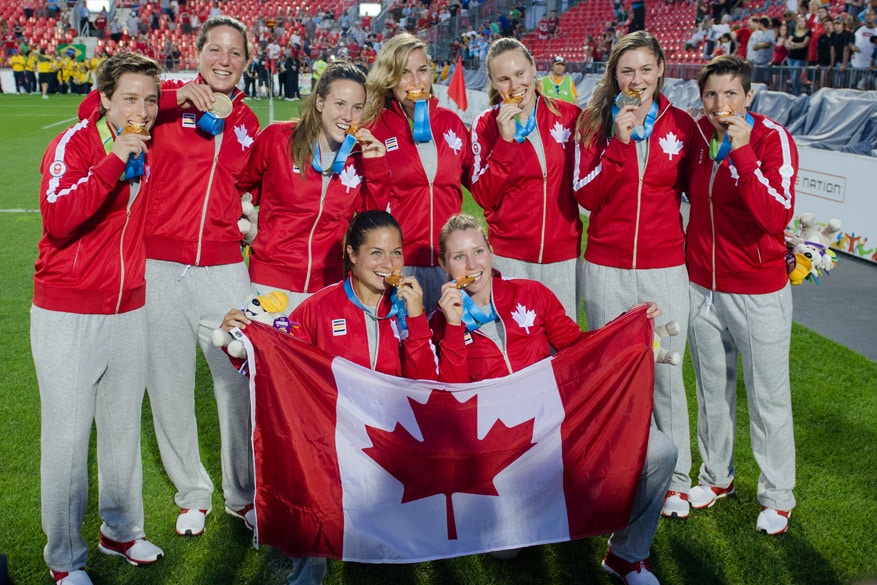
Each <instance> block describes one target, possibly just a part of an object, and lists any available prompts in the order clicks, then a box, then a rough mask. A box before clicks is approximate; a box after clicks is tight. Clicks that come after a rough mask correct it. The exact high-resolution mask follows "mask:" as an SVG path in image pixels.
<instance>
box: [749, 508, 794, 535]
mask: <svg viewBox="0 0 877 585" xmlns="http://www.w3.org/2000/svg"><path fill="white" fill-rule="evenodd" d="M791 515H792V511H791V510H789V511H788V512H787V511H785V510H777V509H774V508H768V507H766V506H765V507H762V508H761V513H760V514H759V515H758V520H757V521H756V522H755V529H756V530H757V531H759V532H761V533H762V534H769V535H770V536H777V535H779V534H782V533H783V532H785V531H786V530H788V529H789V516H791Z"/></svg>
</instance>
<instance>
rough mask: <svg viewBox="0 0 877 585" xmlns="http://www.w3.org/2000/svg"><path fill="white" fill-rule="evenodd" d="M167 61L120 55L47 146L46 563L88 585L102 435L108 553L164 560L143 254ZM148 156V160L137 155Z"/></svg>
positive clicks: (39, 365) (103, 534)
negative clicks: (156, 531)
mask: <svg viewBox="0 0 877 585" xmlns="http://www.w3.org/2000/svg"><path fill="white" fill-rule="evenodd" d="M159 73H160V69H159V66H158V64H157V63H156V62H155V61H153V60H151V59H147V58H146V57H143V56H141V55H136V54H133V53H126V52H122V53H117V54H116V55H114V56H113V57H112V58H110V59H108V60H107V61H105V62H104V63H103V64H102V65H101V67H100V69H98V72H97V85H98V90H97V91H94V92H92V93H91V94H90V95H89V96H88V97H86V98H85V100H83V102H82V104H81V105H80V107H79V121H78V122H77V123H76V124H75V125H73V126H71V127H70V128H68V129H67V130H65V131H64V132H62V133H61V134H59V135H58V136H57V137H56V138H55V139H54V140H53V141H52V143H51V144H50V145H49V147H48V148H47V149H46V153H45V155H44V156H43V162H42V167H41V172H42V174H43V180H42V183H41V186H40V212H41V214H42V219H43V236H42V238H41V239H40V243H39V258H38V259H37V262H36V274H35V275H34V299H33V307H32V308H31V321H30V325H31V349H32V351H33V358H34V365H35V366H36V373H37V380H38V381H39V386H40V417H41V419H42V430H41V433H40V482H41V504H42V506H41V509H42V526H43V530H44V531H45V533H46V539H47V542H46V547H45V549H44V551H43V557H44V558H45V561H46V564H47V565H48V566H49V570H50V573H51V575H52V579H53V580H54V582H55V583H58V584H60V585H90V583H91V579H89V577H88V574H87V573H86V572H85V563H86V560H87V558H88V545H87V544H86V542H85V540H83V538H82V534H81V529H82V520H83V517H84V515H85V508H86V504H87V502H88V450H89V447H88V445H89V437H90V435H91V429H92V424H94V425H96V427H97V459H98V467H99V479H98V487H99V488H100V490H99V492H100V493H99V501H98V508H99V512H100V516H101V519H102V520H103V524H102V525H101V528H100V542H99V550H100V551H101V552H103V553H105V554H111V555H118V556H122V557H124V558H125V560H126V561H128V562H129V563H131V564H132V565H148V564H151V563H154V562H155V561H157V560H158V559H160V558H161V557H162V556H163V554H164V553H162V551H161V549H160V548H158V547H157V546H155V545H154V544H152V543H151V542H149V541H148V540H146V535H145V533H144V518H143V498H142V487H143V486H142V483H143V481H142V470H141V463H140V407H141V404H142V403H143V390H144V387H145V385H146V311H145V309H144V303H145V300H146V282H145V280H144V273H145V271H146V249H145V246H144V243H143V232H144V225H145V222H146V200H147V197H148V195H147V191H149V190H150V188H151V185H150V184H149V178H150V170H151V168H150V162H151V160H150V157H149V154H151V153H147V152H146V151H147V146H146V141H148V140H149V139H150V136H149V131H150V129H151V128H152V125H153V123H154V122H155V118H156V116H157V114H158V100H159V86H160V80H159ZM132 158H133V159H135V160H136V159H138V158H139V160H140V161H141V162H140V163H139V165H138V164H137V163H132V162H129V159H132Z"/></svg>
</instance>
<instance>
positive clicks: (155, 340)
mask: <svg viewBox="0 0 877 585" xmlns="http://www.w3.org/2000/svg"><path fill="white" fill-rule="evenodd" d="M249 293H250V279H249V276H248V274H247V268H246V266H245V265H244V263H243V262H241V263H238V264H226V265H220V266H210V267H203V266H186V265H184V264H178V263H176V262H166V261H161V260H147V261H146V314H147V317H148V319H149V323H150V326H149V329H148V333H149V335H148V337H149V360H148V369H147V381H146V387H147V391H148V392H149V403H150V406H151V407H152V415H153V419H154V423H155V435H156V439H157V440H158V446H159V450H160V451H161V460H162V463H163V464H164V468H165V470H166V471H167V474H168V476H169V477H170V479H171V481H172V482H173V483H174V486H175V487H176V489H177V493H176V496H175V497H174V501H175V502H176V504H177V506H179V507H180V508H198V509H203V510H210V509H211V495H212V493H213V483H212V482H211V481H210V477H209V476H208V475H207V471H206V470H205V469H204V466H203V465H202V463H201V456H200V452H199V450H198V424H197V421H196V419H195V346H196V344H197V345H200V346H201V351H202V352H203V353H204V357H205V359H206V360H207V365H208V366H209V368H210V373H211V375H212V376H213V395H214V397H215V399H216V407H217V410H218V411H219V433H220V437H221V452H220V457H221V461H222V491H223V494H224V496H225V503H226V505H227V506H228V507H229V508H232V509H234V510H239V509H241V508H243V507H244V506H246V505H248V504H252V503H253V493H254V492H253V457H252V453H253V450H252V443H251V432H250V428H251V426H250V394H249V386H248V382H247V379H246V377H244V376H242V375H241V374H240V373H238V372H237V370H235V369H234V367H232V365H231V362H229V360H228V356H227V355H226V354H225V353H223V351H222V350H221V349H219V348H217V347H214V346H213V343H212V342H211V335H212V334H213V330H214V329H216V328H217V327H219V325H220V323H221V322H222V318H223V316H225V314H226V313H227V312H228V310H229V309H232V308H237V307H240V306H241V305H242V304H243V302H244V300H245V299H246V298H247V295H249Z"/></svg>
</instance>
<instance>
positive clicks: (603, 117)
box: [576, 30, 666, 146]
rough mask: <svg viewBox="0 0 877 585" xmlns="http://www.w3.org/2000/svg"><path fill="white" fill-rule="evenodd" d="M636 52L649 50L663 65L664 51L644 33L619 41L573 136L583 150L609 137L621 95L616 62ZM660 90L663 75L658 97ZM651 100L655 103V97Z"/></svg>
mask: <svg viewBox="0 0 877 585" xmlns="http://www.w3.org/2000/svg"><path fill="white" fill-rule="evenodd" d="M636 49H648V50H649V51H650V52H651V53H652V54H653V55H654V56H655V58H656V59H657V60H658V65H659V66H661V65H663V64H664V63H665V62H666V59H665V58H664V51H663V49H661V45H660V44H658V39H656V38H655V37H653V36H652V35H650V34H649V33H647V32H646V31H642V30H641V31H637V32H632V33H630V34H628V35H625V36H624V37H622V39H621V40H620V41H618V44H616V45H615V47H614V48H613V49H612V53H611V54H610V55H609V60H608V61H607V62H606V72H605V73H604V74H603V79H601V80H600V83H598V84H597V87H595V88H594V95H593V96H591V101H590V102H588V107H587V108H585V110H584V111H583V112H582V113H581V114H580V115H579V122H578V124H577V125H576V136H577V137H578V138H579V140H581V142H582V143H583V144H585V145H586V146H589V145H591V144H594V143H595V142H597V141H600V140H605V139H607V138H608V137H609V136H610V135H611V133H612V124H613V121H612V104H613V103H614V102H615V96H617V95H618V92H619V91H621V89H620V88H619V87H618V78H617V76H616V72H617V69H618V61H619V60H620V59H621V56H622V55H623V54H625V53H626V52H628V51H633V50H636ZM665 73H666V70H665ZM663 87H664V76H663V75H662V76H661V77H659V78H658V86H657V93H660V92H661V89H662V88H663ZM653 99H657V96H655V97H654V98H653Z"/></svg>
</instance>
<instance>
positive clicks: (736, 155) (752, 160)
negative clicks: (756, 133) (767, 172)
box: [731, 143, 758, 176]
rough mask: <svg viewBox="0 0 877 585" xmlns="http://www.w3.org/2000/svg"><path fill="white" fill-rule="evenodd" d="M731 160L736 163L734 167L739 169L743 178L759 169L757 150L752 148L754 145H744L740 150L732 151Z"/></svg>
mask: <svg viewBox="0 0 877 585" xmlns="http://www.w3.org/2000/svg"><path fill="white" fill-rule="evenodd" d="M731 160H732V161H733V163H734V166H735V167H737V172H738V173H740V175H741V176H743V174H744V173H745V174H749V173H753V172H755V169H757V168H758V155H757V154H756V153H755V149H753V148H752V144H751V143H750V144H744V145H743V146H741V147H740V148H738V149H736V150H732V151H731Z"/></svg>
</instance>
